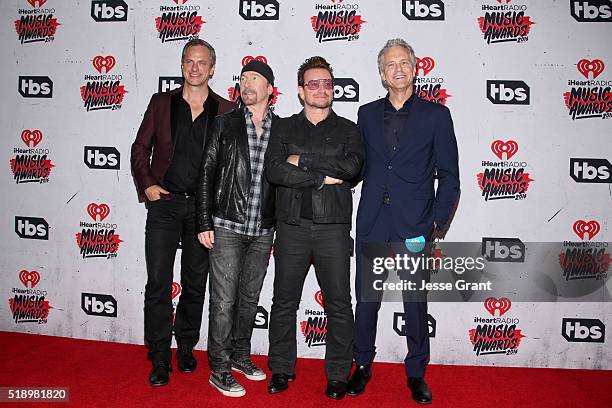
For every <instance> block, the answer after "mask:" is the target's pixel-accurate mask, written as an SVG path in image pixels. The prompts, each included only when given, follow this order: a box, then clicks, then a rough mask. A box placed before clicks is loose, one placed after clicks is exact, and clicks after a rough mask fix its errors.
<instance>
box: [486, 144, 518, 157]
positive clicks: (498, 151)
mask: <svg viewBox="0 0 612 408" xmlns="http://www.w3.org/2000/svg"><path fill="white" fill-rule="evenodd" d="M518 148H519V146H518V143H516V142H515V141H514V140H508V141H507V142H503V141H501V140H495V141H494V142H493V143H491V151H493V153H494V154H495V155H496V156H497V157H499V160H503V158H502V156H503V154H504V153H505V154H506V160H510V158H511V157H512V156H514V155H515V154H516V152H518Z"/></svg>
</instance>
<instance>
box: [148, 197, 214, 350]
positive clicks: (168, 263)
mask: <svg viewBox="0 0 612 408" xmlns="http://www.w3.org/2000/svg"><path fill="white" fill-rule="evenodd" d="M147 209H148V213H147V224H146V233H145V257H146V262H147V285H146V287H145V304H144V315H145V340H146V342H147V344H148V345H149V358H150V359H151V360H152V361H159V360H165V361H170V360H171V354H170V345H171V342H172V328H173V322H172V281H173V275H174V273H173V269H174V258H175V256H176V250H177V248H178V246H179V242H180V243H181V249H182V253H181V286H182V292H181V296H180V298H179V303H178V305H177V307H176V317H175V321H174V334H175V337H176V341H177V344H179V345H181V346H186V347H194V346H195V345H196V343H197V342H198V341H199V339H200V326H201V324H202V309H203V306H204V293H205V291H206V277H207V275H208V250H207V249H206V248H204V247H203V246H201V245H200V243H199V242H198V240H197V237H196V230H195V217H196V215H195V198H193V197H190V198H186V197H183V196H180V195H171V197H170V198H169V199H161V200H157V201H153V202H148V203H147Z"/></svg>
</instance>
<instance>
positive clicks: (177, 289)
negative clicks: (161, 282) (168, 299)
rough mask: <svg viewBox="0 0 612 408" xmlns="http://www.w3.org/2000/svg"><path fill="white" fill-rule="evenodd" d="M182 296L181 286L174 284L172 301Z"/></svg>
mask: <svg viewBox="0 0 612 408" xmlns="http://www.w3.org/2000/svg"><path fill="white" fill-rule="evenodd" d="M180 294H181V284H180V283H178V282H172V299H174V298H175V297H177V296H178V295H180Z"/></svg>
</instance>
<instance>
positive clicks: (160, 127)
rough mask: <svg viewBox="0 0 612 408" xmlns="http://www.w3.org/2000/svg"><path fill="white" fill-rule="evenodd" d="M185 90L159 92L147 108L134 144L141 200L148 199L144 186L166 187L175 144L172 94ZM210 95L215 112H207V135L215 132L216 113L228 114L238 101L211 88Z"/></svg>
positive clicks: (133, 160) (134, 162)
mask: <svg viewBox="0 0 612 408" xmlns="http://www.w3.org/2000/svg"><path fill="white" fill-rule="evenodd" d="M179 92H183V88H182V87H181V88H178V89H175V90H173V91H170V92H159V93H156V94H154V95H153V96H152V97H151V101H150V102H149V106H148V107H147V111H146V112H145V114H144V117H143V118H142V123H141V124H140V128H139V129H138V133H137V134H136V140H135V141H134V143H133V144H132V156H131V162H132V174H133V176H134V179H135V180H136V188H137V190H138V195H139V197H140V199H141V200H143V201H144V200H145V198H146V196H145V194H144V191H145V189H147V188H148V187H151V186H152V185H155V184H158V185H160V186H163V180H164V176H165V175H166V171H167V170H168V167H169V166H170V162H172V156H173V154H174V143H173V140H172V130H171V118H170V116H171V112H170V110H171V106H172V95H176V94H177V93H179ZM208 97H209V98H212V99H213V102H215V101H216V103H214V104H213V105H214V106H216V107H217V109H216V112H204V113H203V114H207V115H209V118H208V121H207V126H206V128H207V131H206V134H205V135H204V141H206V138H207V135H208V134H210V132H211V131H212V123H213V121H214V118H215V117H216V116H217V115H220V114H222V113H226V112H229V111H231V110H232V109H234V108H235V104H234V103H232V102H230V101H228V100H226V99H223V98H222V97H220V96H219V95H217V94H216V93H214V92H213V91H212V89H210V88H208Z"/></svg>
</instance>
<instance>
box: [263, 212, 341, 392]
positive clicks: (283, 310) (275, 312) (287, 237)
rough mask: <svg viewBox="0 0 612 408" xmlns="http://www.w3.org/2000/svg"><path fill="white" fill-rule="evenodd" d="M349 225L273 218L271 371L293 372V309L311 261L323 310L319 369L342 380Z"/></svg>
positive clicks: (294, 342)
mask: <svg viewBox="0 0 612 408" xmlns="http://www.w3.org/2000/svg"><path fill="white" fill-rule="evenodd" d="M351 246H352V242H351V238H350V224H313V222H312V221H310V220H305V219H302V220H301V224H300V225H289V224H286V223H283V222H279V225H278V229H277V231H276V241H275V244H274V261H275V268H274V269H275V275H274V297H273V299H272V312H271V316H270V331H269V337H270V350H269V352H268V366H269V367H270V370H271V371H272V373H273V374H294V373H295V360H296V358H297V345H296V338H295V328H296V312H297V310H298V308H299V305H300V299H301V297H302V289H303V287H304V279H305V278H306V274H307V273H308V269H309V267H310V264H311V261H312V263H313V264H314V267H315V273H316V275H317V281H318V282H319V286H320V287H321V292H322V294H323V304H324V307H325V312H326V313H327V338H326V339H327V340H326V349H325V373H326V375H327V379H328V380H336V381H343V382H346V381H347V378H348V375H349V372H350V369H351V362H352V359H353V351H352V347H353V308H352V305H351V286H350V254H351Z"/></svg>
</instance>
